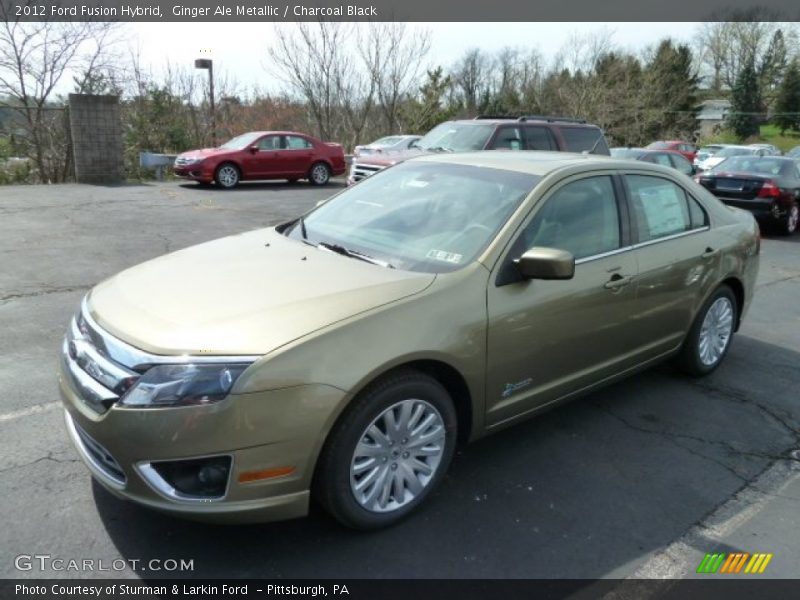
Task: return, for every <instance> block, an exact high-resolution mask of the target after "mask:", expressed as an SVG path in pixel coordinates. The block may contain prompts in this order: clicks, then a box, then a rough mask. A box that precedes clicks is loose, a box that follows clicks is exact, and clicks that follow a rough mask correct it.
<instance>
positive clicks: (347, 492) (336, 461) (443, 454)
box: [312, 369, 457, 530]
mask: <svg viewBox="0 0 800 600" xmlns="http://www.w3.org/2000/svg"><path fill="white" fill-rule="evenodd" d="M390 414H391V417H389V415H390ZM408 417H411V418H408ZM390 419H391V420H390ZM404 420H405V421H406V423H408V424H409V425H410V427H409V428H408V429H406V430H405V431H404V428H403V426H402V424H403V421H404ZM390 422H394V423H395V424H397V425H398V428H397V429H396V430H394V429H391V430H390V428H389V425H388V424H389V423H390ZM426 422H429V425H427V426H426V427H423V428H422V429H421V431H419V432H416V433H412V434H411V435H408V433H407V432H408V431H411V432H414V431H415V429H419V428H420V427H421V426H422V425H423V424H424V423H426ZM456 423H457V419H456V412H455V408H454V407H453V401H452V400H451V398H450V395H449V394H448V393H447V391H446V390H445V389H444V387H443V386H442V385H441V384H440V383H439V382H438V381H436V380H435V379H434V378H432V377H430V376H428V375H425V374H424V373H421V372H418V371H415V370H411V369H408V370H403V371H398V372H396V373H393V374H390V375H388V376H386V377H384V378H382V379H379V380H377V381H376V382H374V383H373V384H371V385H370V386H369V387H367V388H366V389H365V390H364V391H363V392H362V393H361V394H359V396H357V397H356V399H355V400H354V401H353V404H352V405H351V406H350V407H348V409H347V411H346V412H345V413H344V415H343V416H342V417H341V418H340V420H339V422H338V423H337V424H336V426H335V427H334V429H333V431H332V432H331V434H330V436H329V437H328V440H327V441H326V443H325V447H324V448H323V450H322V454H321V455H320V459H319V462H318V463H317V468H316V474H315V479H314V485H313V486H312V493H313V495H314V497H315V498H316V500H317V501H318V502H319V503H320V504H321V505H322V506H323V508H325V510H326V511H327V512H328V513H330V514H331V515H332V516H333V517H334V518H335V519H336V520H338V521H339V522H340V523H342V524H343V525H345V526H347V527H352V528H354V529H361V530H370V529H379V528H381V527H388V526H389V525H393V524H395V523H397V522H398V521H400V520H401V519H403V518H405V517H406V516H407V515H408V514H410V513H411V512H413V511H414V510H415V509H416V508H417V507H418V506H419V505H420V504H421V503H422V502H423V501H424V500H425V498H427V497H428V495H429V494H430V493H431V492H432V491H433V490H434V489H435V488H436V486H437V485H439V483H440V482H441V480H442V478H443V476H444V474H445V472H446V471H447V467H448V466H449V465H450V461H451V460H452V458H453V454H454V451H455V446H456V434H457V424H456ZM372 428H377V430H378V432H377V434H376V433H371V432H372V431H375V430H374V429H372ZM368 430H369V431H368ZM414 435H416V436H418V437H417V439H416V441H415V440H414V437H413V436H414ZM380 438H383V440H382V441H381V439H380ZM388 442H392V443H391V444H390V443H388ZM415 450H416V452H417V453H416V454H415ZM415 461H416V462H415ZM420 465H425V469H420V468H418V467H419V466H420Z"/></svg>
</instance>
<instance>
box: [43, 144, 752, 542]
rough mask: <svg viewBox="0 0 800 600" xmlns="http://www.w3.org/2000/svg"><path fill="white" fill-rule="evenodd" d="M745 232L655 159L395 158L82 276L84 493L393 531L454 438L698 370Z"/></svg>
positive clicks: (75, 390)
mask: <svg viewBox="0 0 800 600" xmlns="http://www.w3.org/2000/svg"><path fill="white" fill-rule="evenodd" d="M759 239H760V238H759V233H758V228H757V226H756V224H755V221H754V220H753V218H752V217H751V216H750V214H749V213H746V212H743V211H739V210H736V209H732V208H728V207H726V206H724V205H723V204H721V203H720V202H719V201H718V200H716V199H715V198H714V197H713V196H711V195H710V194H709V193H708V192H706V191H705V190H704V189H703V188H701V187H700V186H698V185H696V184H695V183H694V182H693V181H691V180H690V179H688V178H687V177H684V176H683V175H681V174H680V173H678V172H676V171H674V170H672V169H667V168H664V167H659V166H656V165H649V164H646V163H631V162H629V161H619V160H614V159H607V158H600V157H590V156H583V155H570V154H564V153H544V152H531V153H523V152H482V153H473V154H459V155H456V154H440V155H435V156H426V157H422V158H418V159H414V160H410V161H407V162H404V163H402V164H400V165H397V166H395V167H392V168H389V169H386V170H385V171H383V172H381V173H380V174H377V175H375V176H373V177H370V178H368V179H366V180H364V181H363V182H361V183H359V184H358V185H356V186H353V187H352V188H349V189H347V190H345V191H343V192H341V193H340V194H338V195H336V196H334V197H333V198H331V199H330V200H328V201H326V202H324V203H322V204H320V205H319V206H317V207H316V208H315V209H314V210H312V211H310V212H309V213H307V214H306V215H304V216H303V217H301V218H299V219H297V220H295V221H292V222H290V223H285V224H283V225H279V226H277V227H274V228H268V229H262V230H257V231H251V232H248V233H244V234H241V235H237V236H233V237H229V238H225V239H220V240H216V241H213V242H209V243H205V244H201V245H199V246H195V247H192V248H188V249H186V250H182V251H180V252H175V253H173V254H169V255H166V256H163V257H161V258H158V259H156V260H153V261H150V262H147V263H145V264H142V265H139V266H137V267H134V268H132V269H129V270H127V271H124V272H122V273H120V274H118V275H116V276H114V277H112V278H110V279H108V280H106V281H104V282H103V283H101V284H99V285H98V286H97V287H95V288H94V289H93V290H92V291H91V292H90V293H89V294H88V295H87V297H86V298H85V299H84V301H83V304H82V306H81V307H80V310H79V311H78V314H77V315H76V317H75V319H74V320H73V321H72V323H71V324H70V326H69V330H68V332H67V335H66V338H65V340H64V345H63V352H62V360H61V368H60V374H59V382H60V388H61V394H62V396H63V399H64V405H65V408H66V423H67V430H68V432H69V435H70V437H71V438H72V441H73V442H74V444H75V446H76V448H77V449H78V452H79V453H80V455H81V457H82V458H83V460H84V461H85V463H86V464H87V466H88V468H89V470H90V471H91V473H92V474H93V476H94V477H95V478H96V479H97V480H98V481H99V482H100V483H102V484H103V485H104V486H105V487H107V488H108V489H109V490H111V491H112V492H113V493H115V494H117V495H119V496H121V497H123V498H127V499H129V500H132V501H135V502H138V503H140V504H143V505H146V506H149V507H152V508H154V509H158V510H163V511H167V512H170V513H173V514H176V515H181V516H186V517H191V518H198V519H208V520H216V521H240V522H241V521H264V520H273V519H284V518H290V517H298V516H302V515H305V514H306V512H307V510H308V506H309V501H310V499H311V498H312V497H313V498H316V500H318V501H319V502H320V503H321V504H322V505H323V506H324V507H325V508H326V509H327V510H328V511H329V512H330V513H331V514H332V515H333V516H334V517H336V518H337V519H338V520H339V521H341V522H342V523H344V524H346V525H348V526H351V527H356V528H362V529H369V528H377V527H382V526H386V525H389V524H392V523H394V522H396V521H398V520H399V519H401V518H403V517H405V516H406V515H407V514H408V513H410V512H412V511H413V510H415V509H416V508H417V507H418V506H419V505H420V504H421V503H422V502H423V501H424V499H425V498H426V497H427V496H428V495H430V493H431V492H432V491H433V490H434V489H435V488H436V486H437V484H438V483H439V482H440V481H441V479H442V477H443V475H444V473H445V471H446V469H447V467H448V465H449V463H450V461H451V459H452V457H453V453H454V449H455V446H456V443H457V442H459V441H469V440H474V439H476V438H479V437H481V436H483V435H486V434H488V433H491V432H494V431H496V430H498V429H501V428H502V427H505V426H507V425H511V424H513V423H515V422H517V421H519V420H521V419H524V418H527V417H529V416H531V415H534V414H536V413H539V412H541V411H542V410H545V409H547V408H550V407H553V406H554V405H556V404H558V403H559V402H562V401H565V400H568V399H571V398H574V397H576V396H578V395H581V394H584V393H586V392H589V391H591V390H593V389H596V388H597V387H599V386H602V385H605V384H608V383H610V382H612V381H615V380H618V379H620V378H622V377H625V376H627V375H630V374H631V373H634V372H636V371H639V370H642V369H645V368H647V367H649V366H651V365H653V364H656V363H658V362H661V361H663V360H666V359H669V358H674V359H675V360H676V361H677V363H678V364H679V365H680V366H681V367H682V368H683V369H684V370H685V371H686V372H688V373H689V374H691V375H694V376H699V375H704V374H706V373H709V372H710V371H712V370H714V369H715V368H716V367H717V366H718V365H719V364H720V362H721V361H722V360H723V358H724V357H725V354H726V352H727V351H728V348H729V347H730V344H731V340H732V337H733V334H734V332H735V331H736V330H737V328H738V327H739V323H740V321H741V318H742V316H743V315H744V314H745V312H746V311H747V308H748V306H749V304H750V301H751V299H752V295H753V289H754V281H755V278H756V274H757V271H758V259H759V256H758V255H759V247H760V246H759V244H760V243H759ZM676 410H680V408H679V406H676Z"/></svg>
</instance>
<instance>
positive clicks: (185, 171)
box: [172, 165, 214, 183]
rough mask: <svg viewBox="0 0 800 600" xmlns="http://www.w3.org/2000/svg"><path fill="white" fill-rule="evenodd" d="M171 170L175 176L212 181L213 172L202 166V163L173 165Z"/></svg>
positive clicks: (202, 181) (204, 181) (205, 181)
mask: <svg viewBox="0 0 800 600" xmlns="http://www.w3.org/2000/svg"><path fill="white" fill-rule="evenodd" d="M172 172H173V174H174V175H175V176H176V177H181V178H183V179H191V180H193V181H199V182H201V183H211V182H212V181H214V173H213V172H212V171H209V170H207V169H205V168H203V166H202V165H194V166H184V167H173V168H172Z"/></svg>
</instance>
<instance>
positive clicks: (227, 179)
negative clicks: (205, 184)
mask: <svg viewBox="0 0 800 600" xmlns="http://www.w3.org/2000/svg"><path fill="white" fill-rule="evenodd" d="M214 179H215V180H216V182H217V185H219V187H221V188H222V189H225V190H230V189H233V188H235V187H236V186H237V185H239V169H237V168H236V165H233V164H231V163H225V164H222V165H220V166H219V167H218V168H217V172H216V173H215V174H214Z"/></svg>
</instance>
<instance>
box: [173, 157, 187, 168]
mask: <svg viewBox="0 0 800 600" xmlns="http://www.w3.org/2000/svg"><path fill="white" fill-rule="evenodd" d="M189 163H190V161H189V159H188V158H182V157H178V158H176V159H175V166H176V167H185V166H186V165H188V164H189Z"/></svg>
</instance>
